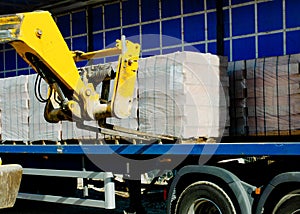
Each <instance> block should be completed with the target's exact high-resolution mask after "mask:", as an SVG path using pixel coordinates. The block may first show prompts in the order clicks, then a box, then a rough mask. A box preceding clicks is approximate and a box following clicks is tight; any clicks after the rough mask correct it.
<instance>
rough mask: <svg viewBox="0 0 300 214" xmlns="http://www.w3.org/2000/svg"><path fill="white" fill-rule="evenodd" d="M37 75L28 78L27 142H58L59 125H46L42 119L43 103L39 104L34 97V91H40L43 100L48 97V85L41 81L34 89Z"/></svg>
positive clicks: (59, 138) (59, 137)
mask: <svg viewBox="0 0 300 214" xmlns="http://www.w3.org/2000/svg"><path fill="white" fill-rule="evenodd" d="M36 78H37V74H32V75H29V76H28V92H29V99H30V100H29V140H30V141H39V140H48V141H55V142H56V141H60V140H61V123H48V122H47V121H46V120H45V118H44V108H45V103H41V102H39V101H38V99H37V98H36V96H35V90H40V92H41V95H42V97H43V98H44V99H46V98H47V95H48V84H47V83H46V82H45V81H43V80H42V81H41V84H40V86H39V89H36V88H35V81H36Z"/></svg>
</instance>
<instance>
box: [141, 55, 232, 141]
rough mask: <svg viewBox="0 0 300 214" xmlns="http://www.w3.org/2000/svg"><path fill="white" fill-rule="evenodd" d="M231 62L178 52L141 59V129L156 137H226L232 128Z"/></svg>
mask: <svg viewBox="0 0 300 214" xmlns="http://www.w3.org/2000/svg"><path fill="white" fill-rule="evenodd" d="M228 82H229V81H228V76H227V59H226V58H223V57H219V56H216V55H212V54H202V53H196V52H177V53H172V54H167V55H159V56H153V57H148V58H144V59H141V60H140V64H139V73H138V91H139V93H138V110H139V130H141V131H144V132H150V133H154V134H163V135H171V136H177V137H180V138H192V137H221V136H223V134H224V130H225V128H226V127H228V126H229V117H228V115H229V113H228V109H229V102H228V86H229V84H228Z"/></svg>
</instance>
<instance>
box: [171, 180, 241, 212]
mask: <svg viewBox="0 0 300 214" xmlns="http://www.w3.org/2000/svg"><path fill="white" fill-rule="evenodd" d="M235 213H236V210H235V207H234V204H233V202H232V200H231V199H230V197H229V196H228V194H226V192H225V191H224V190H223V189H222V188H221V187H219V186H218V185H216V184H215V183H211V182H208V181H198V182H196V183H193V184H191V185H189V186H188V187H187V188H186V189H185V190H184V191H183V192H182V193H181V194H180V196H179V198H178V201H177V203H176V207H175V214H235Z"/></svg>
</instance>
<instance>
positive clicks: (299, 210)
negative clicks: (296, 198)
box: [291, 209, 300, 214]
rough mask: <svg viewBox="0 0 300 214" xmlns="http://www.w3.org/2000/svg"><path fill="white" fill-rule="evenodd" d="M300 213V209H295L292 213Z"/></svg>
mask: <svg viewBox="0 0 300 214" xmlns="http://www.w3.org/2000/svg"><path fill="white" fill-rule="evenodd" d="M299 213H300V209H298V210H295V211H294V212H292V213H291V214H299Z"/></svg>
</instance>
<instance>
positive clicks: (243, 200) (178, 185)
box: [167, 165, 255, 214]
mask: <svg viewBox="0 0 300 214" xmlns="http://www.w3.org/2000/svg"><path fill="white" fill-rule="evenodd" d="M202 178H204V180H208V181H212V182H216V184H218V185H220V184H222V185H226V187H227V189H230V191H231V195H233V196H234V197H235V198H234V200H233V201H234V203H235V204H236V205H238V206H239V210H240V212H241V213H242V214H249V213H251V209H252V202H253V200H252V199H251V197H250V195H251V193H252V192H253V191H254V189H255V187H253V186H251V185H249V184H246V183H244V182H243V181H241V180H240V179H239V178H238V177H237V176H235V175H234V174H233V173H231V172H229V171H228V170H225V169H223V168H219V167H215V166H197V165H195V166H185V167H183V168H181V169H180V170H179V171H178V173H177V174H176V176H175V178H174V180H173V181H172V183H171V185H170V189H169V193H168V200H167V213H172V210H173V207H174V204H175V203H176V201H177V199H178V197H179V195H180V192H181V191H182V190H183V189H184V188H185V187H187V186H188V185H190V184H192V183H194V182H196V181H198V179H202ZM187 181H188V182H187ZM178 190H179V192H178Z"/></svg>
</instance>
